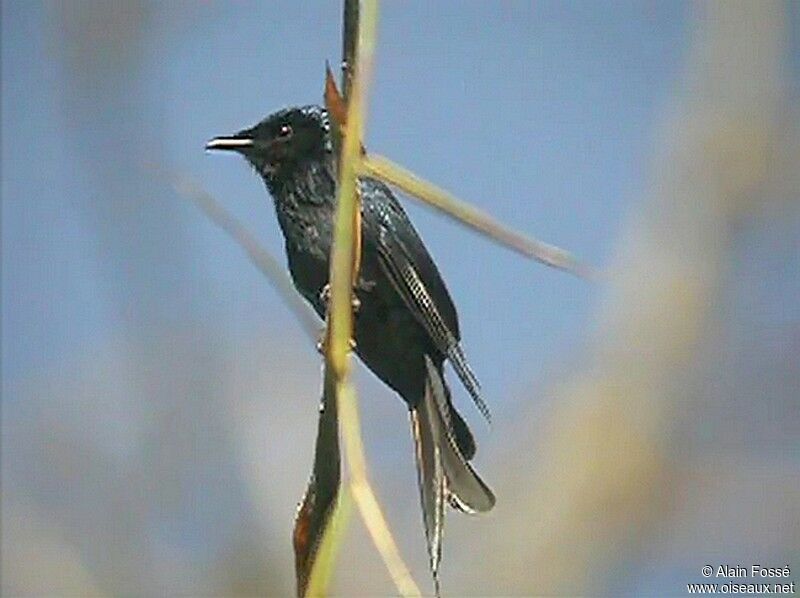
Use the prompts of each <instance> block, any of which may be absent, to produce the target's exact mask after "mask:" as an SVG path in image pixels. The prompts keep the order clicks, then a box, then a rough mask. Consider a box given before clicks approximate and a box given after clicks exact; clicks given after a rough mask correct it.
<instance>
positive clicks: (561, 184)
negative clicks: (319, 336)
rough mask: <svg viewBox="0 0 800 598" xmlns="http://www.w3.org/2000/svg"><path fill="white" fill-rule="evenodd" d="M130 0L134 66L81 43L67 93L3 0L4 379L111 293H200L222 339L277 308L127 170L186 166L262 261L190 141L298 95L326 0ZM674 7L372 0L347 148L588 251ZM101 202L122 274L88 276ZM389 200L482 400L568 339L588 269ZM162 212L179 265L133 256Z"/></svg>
mask: <svg viewBox="0 0 800 598" xmlns="http://www.w3.org/2000/svg"><path fill="white" fill-rule="evenodd" d="M146 6H147V7H148V8H147V14H146V15H145V16H144V17H143V21H144V22H143V24H142V26H141V39H137V40H134V41H133V42H132V45H133V48H126V49H127V51H129V52H130V53H131V54H132V58H131V60H134V59H135V60H136V68H135V72H133V73H124V76H123V74H122V73H121V71H122V70H123V68H124V66H123V65H124V64H129V63H126V62H114V61H115V60H117V57H115V56H113V55H112V56H111V57H105V56H103V52H107V51H108V49H105V50H103V48H102V47H101V48H98V56H95V57H94V60H96V61H97V62H98V63H99V67H98V69H100V70H101V73H100V74H99V75H92V76H96V77H97V78H96V79H89V84H86V83H84V85H86V87H85V88H83V89H78V90H75V89H74V86H72V87H71V84H70V83H69V81H67V79H68V78H69V77H71V76H73V75H74V73H75V70H71V69H75V68H76V65H75V64H74V63H72V64H71V63H70V62H69V56H70V55H69V51H67V52H64V51H62V50H59V43H60V42H59V35H60V33H59V29H58V23H57V21H58V19H59V15H58V14H57V13H58V11H57V10H55V9H53V8H52V6H50V5H38V4H36V3H6V4H4V8H3V10H4V15H3V16H4V18H3V28H4V30H3V71H2V77H3V90H4V91H3V112H2V118H3V121H2V125H3V137H2V144H3V145H2V155H3V180H2V185H3V186H2V195H3V255H4V263H3V266H4V268H3V282H4V284H3V293H4V295H3V343H4V349H5V350H4V352H3V353H4V357H3V359H4V364H3V365H4V373H5V375H6V376H7V377H10V379H11V380H14V379H16V378H18V377H23V378H24V377H26V376H30V375H32V374H35V372H36V371H37V369H38V368H43V367H47V365H48V364H50V363H52V362H54V361H58V360H59V359H62V358H64V356H65V355H67V356H68V355H74V353H75V352H76V351H78V352H79V351H81V350H82V349H83V348H85V347H86V346H87V345H93V344H98V343H99V344H102V343H103V342H104V339H105V340H107V339H108V338H109V337H110V336H112V335H114V334H115V333H116V332H118V331H119V330H120V327H121V326H122V325H123V323H124V321H125V319H126V317H127V316H126V315H125V313H124V312H125V307H124V306H121V305H120V302H121V299H120V298H121V297H124V302H125V303H130V304H132V307H131V306H130V305H129V306H128V307H129V308H130V309H132V310H133V311H134V312H136V313H137V314H139V313H140V312H139V310H141V313H140V315H137V316H136V317H137V318H138V317H140V316H141V317H142V318H145V319H147V318H149V317H152V318H153V319H154V320H158V319H159V318H166V319H172V318H175V319H180V318H181V317H185V316H186V315H187V314H189V313H192V312H193V310H199V311H200V312H202V313H200V314H196V313H195V315H197V316H198V317H202V318H211V319H213V321H215V322H217V323H220V325H221V326H222V325H224V327H225V328H227V329H229V330H230V331H232V332H231V334H234V335H235V334H236V332H235V331H237V330H239V331H241V330H247V329H248V328H249V324H250V323H251V322H253V321H254V320H263V319H268V318H279V319H281V320H287V319H288V315H287V314H288V312H287V311H286V310H285V309H284V308H283V307H282V306H281V305H280V304H279V303H278V300H277V296H276V294H275V293H274V292H273V291H272V290H271V289H269V288H267V287H266V286H265V285H264V284H263V281H262V280H261V279H260V277H259V275H258V274H257V273H256V272H255V271H254V270H253V268H252V267H251V265H250V264H249V263H248V262H247V261H246V260H245V259H243V258H242V256H241V255H240V253H239V251H238V250H237V248H236V247H234V246H233V245H232V244H231V242H230V241H229V240H228V239H227V238H226V237H225V236H224V235H222V234H221V233H219V232H218V231H216V230H215V229H214V228H213V227H211V226H209V225H208V224H207V223H206V222H205V221H204V220H203V218H202V216H200V215H199V214H198V213H195V212H193V211H192V209H191V208H187V207H186V206H185V205H184V204H181V202H180V200H179V199H178V198H176V197H174V196H173V194H172V193H171V192H170V191H169V190H167V189H164V188H163V187H159V185H158V184H148V183H147V182H142V179H143V178H146V177H147V176H148V175H147V173H146V171H145V170H144V168H143V165H144V164H145V163H146V162H148V161H155V162H159V163H162V164H165V165H166V166H167V167H169V168H174V169H176V170H179V171H180V172H183V173H186V174H189V175H191V176H193V177H195V178H196V179H197V180H198V181H199V182H200V183H201V184H202V185H204V186H205V187H207V188H208V189H209V190H210V191H211V192H212V193H213V194H214V195H215V196H216V197H217V198H218V199H219V200H220V201H222V202H223V203H224V204H225V205H226V206H227V207H228V208H229V209H230V210H231V211H233V212H234V213H235V214H237V215H238V216H239V217H241V218H242V219H243V220H244V221H246V222H247V223H248V225H249V226H250V228H251V229H252V230H253V231H255V232H256V233H257V234H258V235H259V237H260V238H261V239H262V240H263V243H264V245H265V246H267V247H268V248H269V249H270V250H271V251H272V252H273V253H274V254H276V255H277V256H279V257H280V259H281V260H282V259H283V251H282V246H281V242H280V238H279V232H278V230H277V226H276V223H275V220H274V214H273V211H272V207H271V205H270V201H269V199H268V197H267V196H266V193H265V191H264V189H263V188H262V186H261V183H260V181H258V180H257V179H256V178H255V177H254V176H253V175H252V174H251V172H250V171H249V170H248V169H247V167H246V166H245V165H244V164H243V163H241V161H237V160H234V159H231V158H232V157H230V156H207V155H205V154H204V152H203V151H202V147H203V143H204V141H205V140H206V139H207V138H209V137H211V136H213V135H215V134H220V133H227V132H232V131H234V130H237V129H239V128H241V127H242V126H245V125H248V124H251V123H253V122H255V121H257V120H259V119H260V118H261V117H263V116H264V115H266V114H267V113H269V112H271V111H272V110H274V109H276V108H279V107H281V106H284V105H287V104H301V103H313V102H317V101H319V98H320V89H321V81H322V73H323V67H324V61H325V60H326V59H329V60H331V61H332V62H334V63H335V61H336V59H337V57H338V53H339V45H340V40H339V30H338V28H339V25H338V11H339V8H338V4H337V3H321V4H318V5H311V6H310V7H309V8H307V9H304V10H298V9H297V7H296V5H295V3H292V2H286V3H279V2H278V3H267V4H263V3H248V2H242V3H230V4H228V3H220V4H215V3H203V4H199V3H198V4H192V3H190V4H182V3H178V4H151V5H146ZM685 13H686V7H685V6H684V5H683V4H680V3H669V4H667V3H632V2H631V3H616V4H615V5H614V10H613V11H610V10H609V11H597V10H596V8H595V5H594V4H593V3H591V2H583V3H570V4H567V3H561V2H550V3H536V4H535V5H532V4H531V3H527V2H518V3H504V4H503V5H502V7H501V8H497V5H494V4H491V3H470V4H469V5H467V6H465V5H464V4H463V3H458V2H450V3H447V2H443V3H437V5H436V9H435V10H433V9H432V8H431V7H428V6H427V5H424V4H422V3H416V4H408V5H405V4H404V5H401V4H395V3H386V4H385V6H383V10H382V14H381V25H380V42H379V46H378V54H377V65H376V66H377V68H376V76H375V82H374V86H373V90H372V93H371V96H370V100H371V102H370V119H369V125H368V143H369V147H371V148H374V149H375V151H378V152H380V153H383V154H386V155H388V156H390V157H392V158H393V159H395V160H397V161H399V162H400V163H402V164H404V165H406V166H408V167H410V168H411V169H413V170H415V171H417V172H418V173H419V174H421V175H422V176H425V177H427V178H428V179H430V180H432V181H435V182H436V183H437V184H439V185H441V186H443V187H444V188H446V189H449V190H451V191H452V192H454V193H455V194H456V195H458V196H459V197H461V198H463V199H465V200H467V201H470V202H473V203H474V204H476V205H478V206H480V207H481V208H483V209H484V210H486V211H488V212H489V213H491V214H493V215H494V216H496V217H497V218H499V219H501V220H502V221H504V222H507V223H509V224H511V225H513V226H514V227H515V228H517V229H519V230H521V231H523V232H527V233H529V234H532V235H536V236H538V237H540V238H541V239H543V240H546V241H548V242H551V243H555V244H558V245H560V246H562V247H566V248H568V249H570V250H571V251H573V252H575V253H576V254H577V255H578V256H580V257H581V258H582V259H585V260H587V261H588V262H590V263H592V264H594V265H598V266H602V264H603V263H604V261H605V260H606V258H607V257H608V253H609V250H610V249H611V246H612V239H613V238H614V234H615V233H616V231H617V230H618V229H619V226H620V223H621V222H622V220H623V218H624V216H625V214H626V211H627V210H628V208H629V206H628V204H629V202H630V201H631V200H632V199H633V198H635V197H636V195H637V192H638V191H639V190H640V189H641V187H642V184H643V183H642V179H643V175H644V173H645V169H646V165H647V160H648V158H649V157H650V155H651V154H650V152H651V145H650V142H651V140H652V136H653V131H654V127H655V126H656V125H657V123H658V122H659V121H658V119H659V117H660V116H661V114H662V110H663V108H664V106H665V98H668V97H669V94H670V92H671V91H673V89H674V86H675V80H676V77H677V76H678V75H679V65H680V61H681V59H682V48H683V47H684V43H685V31H684V19H685V17H686V14H685ZM110 47H111V46H110ZM90 54H91V53H90ZM81 60H86V58H85V57H82V58H81ZM119 60H122V59H119ZM93 64H94V63H93V62H91V61H90V62H89V64H88V66H87V68H89V67H91V66H92V65H93ZM105 68H107V69H110V70H114V69H116V70H118V71H120V72H117V73H116V74H115V75H108V73H104V72H102V69H105ZM104 77H105V78H104ZM115 77H116V78H118V79H119V80H120V84H119V89H121V90H123V91H119V90H117V89H115V87H114V86H115V83H114V81H115V80H116V79H115ZM109 78H110V79H109ZM109 80H110V81H111V83H109ZM70 90H71V91H70ZM116 93H120V94H122V93H124V94H128V95H127V97H125V98H122V97H117V96H116V95H115V94H116ZM76 113H77V114H78V117H77V118H76V117H75V116H74V115H75V114H76ZM21 139H24V140H25V142H24V144H21V145H20V144H19V143H18V140H21ZM93 160H99V161H101V162H105V161H107V160H111V161H112V162H113V164H115V165H117V168H118V170H119V172H118V180H117V181H111V182H110V184H111V188H112V189H115V188H116V189H122V190H123V191H125V192H130V190H131V189H134V190H135V191H134V192H135V193H144V192H146V193H148V194H150V195H152V197H148V198H145V199H144V200H143V201H142V202H141V203H140V204H139V205H138V206H135V207H132V206H131V205H130V203H129V202H130V198H122V199H120V198H114V197H107V196H104V193H105V192H103V191H99V190H98V189H97V180H98V179H97V176H98V175H97V174H96V173H93V172H92V170H93V168H92V161H93ZM108 176H109V175H108V173H106V174H103V175H102V177H104V178H105V177H108ZM115 202H117V203H118V204H121V206H120V211H125V210H128V211H129V212H128V214H129V215H130V216H132V219H131V221H130V222H129V223H128V224H127V225H126V227H130V228H128V231H129V232H130V234H131V239H128V240H126V243H125V245H124V247H116V248H114V249H115V250H119V251H123V250H124V251H128V252H130V251H134V252H135V253H136V255H132V256H131V255H129V256H128V257H127V261H128V262H129V263H131V264H132V266H131V267H132V269H133V270H134V271H135V272H136V274H135V275H134V276H132V277H128V278H126V277H125V275H124V273H120V272H118V271H116V272H109V266H107V265H104V262H106V258H105V256H104V254H105V253H107V250H108V249H109V247H108V244H112V245H113V244H114V243H115V241H114V239H113V238H103V237H102V233H100V234H98V232H97V230H93V228H95V229H96V224H97V223H96V222H93V218H98V217H102V218H107V217H108V214H106V213H105V212H104V213H103V214H104V215H103V216H97V213H96V212H94V208H95V207H96V205H94V204H97V203H105V204H106V206H105V207H104V208H103V209H110V208H109V207H108V206H109V205H114V203H115ZM126 202H127V203H126ZM406 203H407V205H409V210H410V211H411V213H412V218H413V219H414V221H415V222H416V223H417V225H418V228H419V230H420V232H421V233H422V235H423V237H424V238H425V240H426V242H427V243H428V245H429V247H430V249H431V251H432V253H433V254H434V256H435V258H436V259H437V262H438V263H439V265H440V268H441V270H442V271H443V273H444V275H445V278H446V280H447V283H448V285H449V286H450V288H451V291H452V293H453V295H454V296H455V298H456V302H457V305H458V307H459V311H460V314H461V319H462V321H463V322H464V324H463V329H464V337H465V344H466V347H467V350H468V354H469V356H470V358H471V360H472V362H473V365H474V367H475V369H476V370H477V372H478V373H479V374H480V378H481V380H482V381H483V384H484V387H485V389H486V393H487V396H488V397H489V398H490V400H491V401H492V402H493V403H498V402H502V401H504V400H507V399H508V397H509V396H510V395H511V394H513V389H514V386H515V385H516V384H520V383H527V382H529V381H530V379H531V378H536V377H537V376H538V375H540V374H541V373H542V372H543V371H544V370H545V369H546V367H547V364H548V362H549V361H550V359H551V358H552V356H553V355H554V354H558V353H561V352H563V351H564V350H565V349H566V348H568V347H570V346H574V345H575V344H576V343H579V342H580V340H581V338H582V337H583V333H584V330H585V328H586V325H587V323H588V317H587V314H588V313H589V309H590V306H591V304H592V301H593V294H594V293H593V290H592V288H591V287H590V286H588V285H586V284H584V283H582V282H580V281H577V280H573V279H572V278H570V277H569V276H567V275H564V274H561V273H559V272H555V271H550V270H548V269H546V268H544V267H541V266H539V265H537V264H534V263H529V262H526V261H524V260H522V259H521V258H519V257H518V256H516V255H514V254H512V253H510V252H508V251H506V250H504V249H502V248H498V247H495V246H493V245H492V244H491V243H489V242H488V241H486V240H484V239H480V238H478V237H477V236H476V235H475V234H473V233H471V232H469V231H466V230H464V229H461V228H460V227H459V226H457V225H454V224H453V223H451V222H448V221H446V220H445V219H443V218H442V217H440V216H438V215H435V214H432V213H429V212H427V211H426V210H424V209H421V208H419V207H417V205H415V204H413V203H412V202H406ZM130 210H132V212H131V211H130ZM140 210H147V211H148V213H145V214H141V213H140ZM164 214H169V218H170V223H171V224H172V225H174V226H175V227H176V228H177V229H178V230H179V234H180V238H181V239H182V240H183V241H184V242H185V243H186V247H182V248H174V247H172V248H171V250H172V251H175V252H177V253H178V254H180V255H181V257H182V259H183V258H185V259H187V260H189V261H190V262H192V266H193V268H192V269H193V271H192V272H186V273H183V274H181V273H180V272H178V270H179V266H178V265H177V264H175V263H170V260H169V259H166V260H157V259H155V258H157V257H161V256H159V255H158V252H156V251H155V250H154V249H152V248H153V247H154V246H155V247H160V248H164V249H166V248H170V246H171V244H170V242H169V241H170V239H169V237H170V236H171V235H172V233H171V232H170V231H168V230H167V228H168V227H166V225H163V222H161V221H160V220H161V217H162V216H163V215H164ZM162 225H163V226H162ZM160 235H161V236H160ZM98 237H100V238H99V239H98ZM137 241H138V243H137ZM120 260H122V258H120ZM148 260H149V261H148ZM123 261H125V260H123ZM119 263H122V262H119ZM119 263H115V265H113V266H110V269H111V270H118V268H119ZM147 272H150V273H151V276H148V275H146V273H147ZM196 284H201V285H202V289H201V291H200V293H194V292H193V291H192V287H193V285H196ZM120 286H122V287H123V288H119V287H120ZM109 287H111V288H109ZM128 287H130V288H128ZM198 295H203V296H198ZM186 302H190V304H191V308H190V309H189V310H188V311H187V309H186V307H187V305H186ZM148 309H150V310H151V312H148V311H147V310H148ZM285 327H286V329H287V330H289V331H292V333H296V332H297V330H296V327H294V325H293V324H292V323H291V322H285ZM6 380H7V381H8V378H6Z"/></svg>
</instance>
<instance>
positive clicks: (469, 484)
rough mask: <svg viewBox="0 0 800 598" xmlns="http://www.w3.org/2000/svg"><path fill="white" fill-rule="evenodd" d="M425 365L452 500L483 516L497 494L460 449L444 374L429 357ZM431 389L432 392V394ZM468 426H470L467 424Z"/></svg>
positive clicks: (428, 394) (427, 386)
mask: <svg viewBox="0 0 800 598" xmlns="http://www.w3.org/2000/svg"><path fill="white" fill-rule="evenodd" d="M425 366H426V368H427V378H426V393H425V395H426V396H425V401H424V403H425V404H426V405H430V407H431V409H430V411H431V412H432V413H431V418H430V419H431V420H432V422H434V425H435V427H438V429H439V432H438V434H437V436H438V437H439V439H440V442H439V452H440V454H441V459H442V468H443V470H444V475H445V478H446V480H447V491H448V494H449V495H450V498H453V499H455V502H456V504H459V505H461V506H462V507H463V509H462V510H466V511H471V512H479V513H483V512H486V511H489V510H491V509H492V507H493V506H494V503H495V498H494V494H493V493H492V491H491V490H490V489H489V487H488V486H487V485H486V484H485V483H484V482H483V480H481V478H480V477H479V476H478V474H477V473H476V472H475V470H474V469H473V468H472V466H471V465H470V464H469V462H468V461H467V458H466V457H465V456H464V454H463V453H462V451H461V449H460V448H459V443H458V439H457V438H456V436H455V435H454V432H453V426H452V425H451V413H455V410H454V409H452V406H451V404H450V393H449V392H448V390H447V386H446V385H445V381H444V378H443V377H442V372H441V370H440V369H439V368H437V367H436V366H435V365H433V362H432V361H431V360H430V358H428V357H427V356H426V357H425ZM428 388H429V389H430V392H428V390H427V389H428ZM462 423H463V420H462ZM464 425H465V427H466V424H464ZM470 436H471V435H470ZM473 446H474V441H473Z"/></svg>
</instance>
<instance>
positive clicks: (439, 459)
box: [207, 106, 494, 574]
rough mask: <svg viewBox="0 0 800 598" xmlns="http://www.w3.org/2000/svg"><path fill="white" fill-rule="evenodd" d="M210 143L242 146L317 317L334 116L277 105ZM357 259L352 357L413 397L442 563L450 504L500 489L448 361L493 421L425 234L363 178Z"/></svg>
mask: <svg viewBox="0 0 800 598" xmlns="http://www.w3.org/2000/svg"><path fill="white" fill-rule="evenodd" d="M207 148H208V149H227V150H235V151H237V152H239V153H241V154H242V155H243V156H244V157H245V158H247V160H248V161H249V162H250V164H251V165H252V166H253V167H254V168H255V169H256V171H257V172H258V173H259V174H260V175H261V176H262V178H263V180H264V182H265V183H266V185H267V188H268V189H269V192H270V194H271V195H272V197H273V199H274V203H275V209H276V213H277V216H278V221H279V223H280V226H281V229H282V231H283V235H284V238H285V242H286V255H287V258H288V262H289V270H290V272H291V276H292V279H293V281H294V284H295V286H296V287H297V289H298V290H299V291H300V293H301V294H302V295H303V296H304V297H305V298H306V299H307V300H308V301H309V302H310V303H311V305H312V306H313V307H314V309H315V310H316V312H317V313H318V314H319V315H320V317H323V318H324V316H325V310H326V304H325V300H324V292H323V289H324V288H325V286H326V284H327V282H328V271H329V267H328V258H329V255H330V250H331V244H332V229H333V218H334V211H335V191H336V182H335V180H336V179H335V160H334V156H333V149H332V144H331V140H330V124H329V122H328V118H327V113H326V112H325V110H324V109H322V108H320V107H318V106H306V107H303V108H290V109H286V110H283V111H280V112H277V113H275V114H273V115H271V116H269V117H268V118H266V119H265V120H263V121H262V122H260V123H259V124H257V125H256V126H255V127H252V128H250V129H245V130H243V131H240V132H239V133H237V134H236V135H234V136H232V137H220V138H216V139H214V140H212V141H211V142H210V143H209V144H208V146H207ZM360 189H361V204H362V254H361V255H362V258H361V268H360V273H359V278H358V282H357V285H356V288H355V291H354V292H355V294H356V296H357V298H358V300H359V302H360V305H359V307H358V310H357V312H356V315H355V321H354V336H355V342H356V353H357V354H358V356H359V357H360V358H361V360H362V361H363V362H364V363H365V364H366V365H367V367H368V368H369V369H370V370H372V372H373V373H375V374H376V375H377V376H378V377H379V378H380V379H381V380H383V381H384V382H385V383H386V384H388V385H389V386H390V387H391V388H393V389H394V390H395V391H397V392H398V394H399V395H400V396H401V397H402V398H403V400H404V401H405V402H406V403H407V405H408V407H409V409H410V412H411V420H412V431H413V433H414V438H415V443H416V453H417V454H416V456H417V467H418V475H419V483H420V493H421V499H422V505H423V515H424V523H425V529H426V536H427V539H428V547H429V552H430V558H431V566H432V568H433V570H434V574H435V573H436V570H437V568H438V563H439V558H440V550H441V533H442V521H443V512H444V502H445V500H446V499H449V501H450V503H451V504H452V505H453V506H455V507H457V508H460V509H462V510H467V511H486V510H489V509H491V507H492V506H493V504H494V496H493V495H492V493H491V491H490V490H489V489H488V487H486V486H485V484H483V482H482V481H481V480H480V478H479V477H478V476H477V474H475V472H474V471H473V470H472V468H471V466H470V465H469V463H468V460H470V459H471V458H472V457H473V456H474V454H475V442H474V440H473V437H472V434H471V433H470V431H469V428H468V427H467V425H466V423H465V422H464V420H463V419H462V418H461V416H460V415H459V414H458V412H457V411H456V410H455V408H454V407H453V405H452V401H451V397H450V392H449V389H448V388H447V385H446V383H445V380H444V376H443V373H442V368H443V365H444V362H445V360H446V359H450V361H451V363H452V364H453V366H454V369H455V371H456V373H457V374H458V376H459V378H460V379H461V381H462V382H463V383H464V385H465V387H466V388H467V390H468V391H469V393H470V395H471V396H472V398H473V400H474V401H475V403H476V405H477V406H478V408H479V409H480V410H481V412H482V413H484V415H486V416H487V417H488V410H487V409H486V406H485V404H484V403H483V401H482V399H481V397H480V389H479V386H478V383H477V380H476V379H475V376H474V375H473V373H472V371H471V370H470V368H469V366H468V364H467V361H466V358H465V356H464V353H463V351H462V349H461V346H460V343H459V340H460V332H459V325H458V315H457V313H456V309H455V306H454V304H453V301H452V299H451V298H450V294H449V293H448V291H447V287H446V286H445V284H444V281H443V280H442V278H441V275H440V274H439V271H438V269H437V268H436V265H435V263H434V262H433V260H432V258H431V257H430V255H429V254H428V251H427V250H426V248H425V245H424V244H423V242H422V240H421V239H420V237H419V235H418V234H417V232H416V230H415V229H414V227H413V225H412V224H411V221H410V220H409V219H408V217H407V215H406V213H405V211H404V210H403V208H402V207H401V205H400V203H399V202H398V201H397V199H396V198H395V196H394V194H393V193H392V191H391V190H390V189H389V188H388V187H387V186H386V185H385V184H383V183H382V182H380V181H377V180H374V179H370V178H364V179H361V180H360Z"/></svg>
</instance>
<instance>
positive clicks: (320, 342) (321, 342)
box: [317, 328, 356, 357]
mask: <svg viewBox="0 0 800 598" xmlns="http://www.w3.org/2000/svg"><path fill="white" fill-rule="evenodd" d="M327 339H328V330H327V328H323V329H322V330H320V331H319V336H318V337H317V353H319V354H320V355H322V356H323V357H324V356H325V343H326V341H327ZM350 350H351V351H355V350H356V339H354V338H351V339H350Z"/></svg>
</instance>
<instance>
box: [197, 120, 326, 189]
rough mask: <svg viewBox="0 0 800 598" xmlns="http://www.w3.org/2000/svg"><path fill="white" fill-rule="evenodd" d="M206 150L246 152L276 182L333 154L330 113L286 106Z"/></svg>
mask: <svg viewBox="0 0 800 598" xmlns="http://www.w3.org/2000/svg"><path fill="white" fill-rule="evenodd" d="M206 150H227V151H235V152H238V153H240V154H242V155H243V156H244V157H245V158H246V159H247V161H248V162H250V164H252V165H253V167H254V168H255V169H256V171H258V172H259V173H260V174H261V175H262V176H263V177H264V179H265V180H266V181H267V183H269V184H271V185H272V184H275V183H276V182H280V181H281V180H284V179H287V178H291V177H292V176H293V175H294V174H296V173H297V172H298V171H300V170H302V168H303V166H305V165H307V164H312V163H317V162H319V161H321V160H325V159H326V158H327V157H328V156H329V155H331V154H332V151H333V150H332V144H331V140H330V122H329V120H328V113H327V112H326V111H325V110H324V109H323V108H321V107H319V106H304V107H302V108H286V109H284V110H280V111H278V112H275V113H274V114H271V115H270V116H268V117H267V118H265V119H264V120H262V121H261V122H260V123H258V124H257V125H255V126H254V127H251V128H249V129H243V130H242V131H239V132H238V133H236V134H235V135H231V136H227V137H216V138H214V139H212V140H211V141H209V142H208V143H207V144H206Z"/></svg>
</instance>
